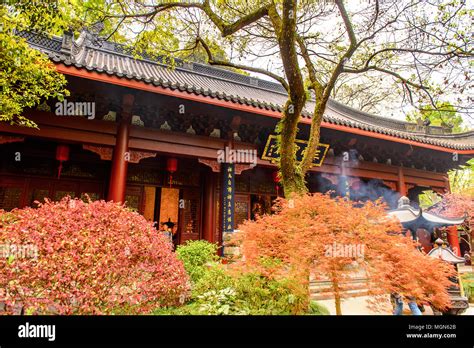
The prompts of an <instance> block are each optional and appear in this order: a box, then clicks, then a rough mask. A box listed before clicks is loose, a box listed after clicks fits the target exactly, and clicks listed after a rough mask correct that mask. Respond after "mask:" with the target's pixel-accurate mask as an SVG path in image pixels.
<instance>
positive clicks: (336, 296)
mask: <svg viewBox="0 0 474 348" xmlns="http://www.w3.org/2000/svg"><path fill="white" fill-rule="evenodd" d="M332 287H333V290H334V303H335V305H336V315H342V309H341V289H340V288H339V282H338V281H337V279H336V278H335V277H333V278H332Z"/></svg>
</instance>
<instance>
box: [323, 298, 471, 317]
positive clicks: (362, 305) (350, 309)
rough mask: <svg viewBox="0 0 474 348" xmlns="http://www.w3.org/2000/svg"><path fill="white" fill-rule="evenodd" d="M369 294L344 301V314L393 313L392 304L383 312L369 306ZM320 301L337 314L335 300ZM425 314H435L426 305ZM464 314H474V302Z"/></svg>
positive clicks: (406, 306)
mask: <svg viewBox="0 0 474 348" xmlns="http://www.w3.org/2000/svg"><path fill="white" fill-rule="evenodd" d="M367 299H368V297H367V296H360V297H352V298H348V299H345V300H343V301H342V305H341V307H342V314H343V315H392V307H391V305H390V304H388V306H387V307H386V308H384V310H382V311H381V312H375V311H374V310H372V309H371V308H369V307H368V306H367ZM317 302H318V303H320V304H322V305H324V306H325V307H326V308H327V309H328V310H329V312H330V313H331V315H335V314H336V307H335V305H334V300H320V301H317ZM404 309H405V313H407V314H408V315H409V311H408V305H407V304H405V305H404ZM423 315H433V312H432V311H431V308H430V307H428V306H425V312H424V313H423ZM463 315H474V304H472V303H471V304H470V307H469V308H468V309H467V311H466V312H465V313H464V314H463Z"/></svg>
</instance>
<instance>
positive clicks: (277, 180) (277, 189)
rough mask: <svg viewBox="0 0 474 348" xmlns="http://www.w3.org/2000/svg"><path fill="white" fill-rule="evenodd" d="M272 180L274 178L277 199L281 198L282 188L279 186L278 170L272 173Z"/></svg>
mask: <svg viewBox="0 0 474 348" xmlns="http://www.w3.org/2000/svg"><path fill="white" fill-rule="evenodd" d="M272 178H273V182H274V183H275V188H276V192H277V197H280V194H279V190H280V186H279V183H280V177H279V176H278V170H275V171H274V172H273V173H272Z"/></svg>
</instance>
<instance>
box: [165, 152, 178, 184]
mask: <svg viewBox="0 0 474 348" xmlns="http://www.w3.org/2000/svg"><path fill="white" fill-rule="evenodd" d="M166 170H167V171H168V172H169V173H170V187H171V183H172V181H173V173H175V172H176V171H177V170H178V160H177V159H176V158H168V160H167V161H166Z"/></svg>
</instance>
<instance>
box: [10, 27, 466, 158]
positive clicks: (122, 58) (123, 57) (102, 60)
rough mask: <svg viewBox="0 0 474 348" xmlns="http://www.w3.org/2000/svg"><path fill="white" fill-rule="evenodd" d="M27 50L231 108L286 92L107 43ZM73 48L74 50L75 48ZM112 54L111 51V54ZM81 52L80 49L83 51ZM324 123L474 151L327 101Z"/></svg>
mask: <svg viewBox="0 0 474 348" xmlns="http://www.w3.org/2000/svg"><path fill="white" fill-rule="evenodd" d="M19 35H21V36H23V37H25V38H26V39H27V41H28V42H29V44H30V45H31V46H32V47H33V48H36V49H38V50H40V51H42V52H44V53H46V54H47V55H48V56H49V58H50V59H51V60H52V61H54V62H56V63H59V62H62V63H64V64H66V65H74V66H76V67H77V68H86V69H87V70H89V71H97V72H105V73H107V74H109V75H116V76H118V77H124V76H125V77H126V78H128V79H135V80H138V81H142V82H143V83H151V84H153V85H155V86H162V87H164V88H170V89H173V90H175V89H179V90H180V91H186V92H187V93H193V94H198V95H204V96H210V97H212V98H218V99H224V100H226V101H228V102H231V103H239V104H245V105H252V106H254V107H256V108H261V109H266V110H274V111H281V110H282V106H283V105H284V104H285V102H286V100H287V96H286V92H285V90H284V89H283V87H282V86H281V85H279V84H278V83H274V82H270V81H265V80H260V79H256V78H251V77H249V76H247V75H241V74H237V73H234V72H231V71H228V70H224V69H219V68H215V67H212V66H209V65H205V64H199V63H191V64H184V63H183V62H182V61H180V60H178V59H177V60H176V65H177V67H176V68H174V69H173V68H170V67H168V66H165V65H163V64H162V63H160V61H158V60H155V61H151V60H150V59H149V57H143V58H141V59H134V58H133V57H132V56H131V55H129V54H127V50H126V48H125V47H124V46H121V45H118V44H111V43H107V44H106V45H103V47H99V46H96V45H94V44H90V45H89V46H85V47H82V48H81V49H79V50H78V51H77V52H78V53H77V54H76V55H74V54H73V53H72V52H74V49H73V50H71V52H70V54H67V53H64V52H63V51H61V48H62V39H61V38H58V37H45V36H42V35H38V34H33V33H19ZM73 45H74V44H73ZM110 47H112V49H113V51H112V50H111V48H110ZM83 48H84V49H83ZM313 108H314V102H313V101H308V102H307V105H306V106H305V110H304V111H303V117H304V118H305V119H307V118H311V110H313ZM324 121H326V122H329V123H333V124H336V125H345V126H347V127H353V128H359V129H362V130H367V131H371V132H376V133H381V134H387V135H392V136H395V137H399V138H403V139H409V140H413V141H417V142H420V143H426V144H432V145H438V146H442V147H446V148H450V149H455V150H471V149H474V131H471V132H467V133H462V134H444V135H439V134H426V133H421V132H413V131H411V130H408V129H407V125H408V124H409V123H407V122H404V121H399V120H395V119H389V118H386V117H380V116H376V115H372V114H368V113H365V112H362V111H359V110H356V109H353V108H351V107H348V106H346V105H343V104H341V103H338V102H336V101H334V100H329V101H328V104H327V106H326V111H325V114H324Z"/></svg>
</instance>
